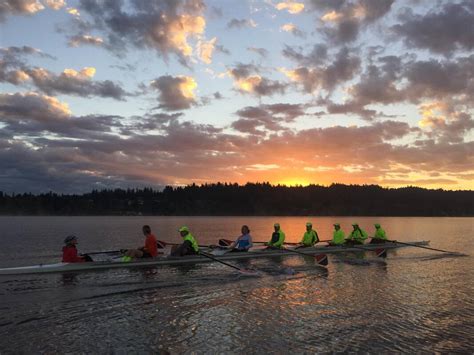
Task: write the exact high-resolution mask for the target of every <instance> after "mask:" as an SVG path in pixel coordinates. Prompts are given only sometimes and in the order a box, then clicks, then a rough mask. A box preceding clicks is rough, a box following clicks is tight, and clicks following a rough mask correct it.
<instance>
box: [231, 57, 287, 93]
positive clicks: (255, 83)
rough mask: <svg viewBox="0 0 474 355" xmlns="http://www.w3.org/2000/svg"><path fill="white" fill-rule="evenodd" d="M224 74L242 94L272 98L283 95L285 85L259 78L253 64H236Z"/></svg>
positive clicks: (257, 70) (256, 68) (258, 71)
mask: <svg viewBox="0 0 474 355" xmlns="http://www.w3.org/2000/svg"><path fill="white" fill-rule="evenodd" d="M226 74H227V75H229V76H230V77H231V78H232V79H233V80H234V86H235V88H236V89H237V90H238V91H239V92H240V93H243V94H255V95H257V96H272V95H274V94H283V93H284V92H285V90H286V88H287V84H285V83H282V82H280V81H278V80H271V79H267V78H265V77H263V76H261V75H260V69H259V68H258V67H257V66H255V65H253V64H242V63H238V64H237V65H236V66H235V67H234V68H231V69H229V70H227V73H226Z"/></svg>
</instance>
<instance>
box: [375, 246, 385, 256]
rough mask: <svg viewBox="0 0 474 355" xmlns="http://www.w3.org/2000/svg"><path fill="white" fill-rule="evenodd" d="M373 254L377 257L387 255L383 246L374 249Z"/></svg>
mask: <svg viewBox="0 0 474 355" xmlns="http://www.w3.org/2000/svg"><path fill="white" fill-rule="evenodd" d="M375 254H376V255H377V256H378V257H379V258H386V257H387V249H384V248H378V249H375Z"/></svg>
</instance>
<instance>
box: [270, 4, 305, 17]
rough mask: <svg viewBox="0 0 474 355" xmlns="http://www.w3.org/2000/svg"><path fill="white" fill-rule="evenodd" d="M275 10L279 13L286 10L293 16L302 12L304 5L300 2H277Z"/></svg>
mask: <svg viewBox="0 0 474 355" xmlns="http://www.w3.org/2000/svg"><path fill="white" fill-rule="evenodd" d="M275 8H276V9H277V10H280V11H281V10H287V11H288V12H289V13H290V14H292V15H295V14H299V13H300V12H301V11H303V10H304V4H303V3H301V2H294V1H286V2H279V3H278V4H276V5H275Z"/></svg>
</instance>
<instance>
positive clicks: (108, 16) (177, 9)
mask: <svg viewBox="0 0 474 355" xmlns="http://www.w3.org/2000/svg"><path fill="white" fill-rule="evenodd" d="M78 8H79V10H80V11H81V13H82V14H83V17H84V16H85V17H86V18H87V19H88V20H87V21H84V20H81V21H76V22H75V23H74V24H75V25H76V26H78V29H77V32H79V33H75V34H73V37H74V36H81V35H84V33H92V32H97V33H100V34H101V36H100V37H101V38H102V39H103V41H104V46H105V48H107V49H109V50H111V51H113V52H114V53H116V54H119V55H123V54H124V53H125V52H126V51H127V50H128V49H129V48H138V49H152V50H155V51H156V52H157V53H158V54H160V55H161V56H163V57H164V58H165V59H167V58H168V56H169V55H170V54H175V55H176V56H177V58H178V60H179V61H180V62H181V63H182V64H184V65H187V63H188V61H189V60H190V58H191V56H192V55H193V53H194V48H193V42H194V41H197V40H202V39H203V36H204V31H205V27H206V20H205V18H204V17H203V11H204V8H205V6H204V3H203V2H202V1H201V0H186V1H184V0H176V1H147V2H144V1H135V0H128V1H115V2H103V1H96V0H81V1H80V3H79V6H78Z"/></svg>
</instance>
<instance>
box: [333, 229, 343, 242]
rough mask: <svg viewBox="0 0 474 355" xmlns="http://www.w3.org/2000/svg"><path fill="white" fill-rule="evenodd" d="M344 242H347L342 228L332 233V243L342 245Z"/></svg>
mask: <svg viewBox="0 0 474 355" xmlns="http://www.w3.org/2000/svg"><path fill="white" fill-rule="evenodd" d="M344 242H345V238H344V232H343V231H342V229H339V230H335V231H334V232H333V234H332V241H331V243H332V244H336V245H341V244H344Z"/></svg>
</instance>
